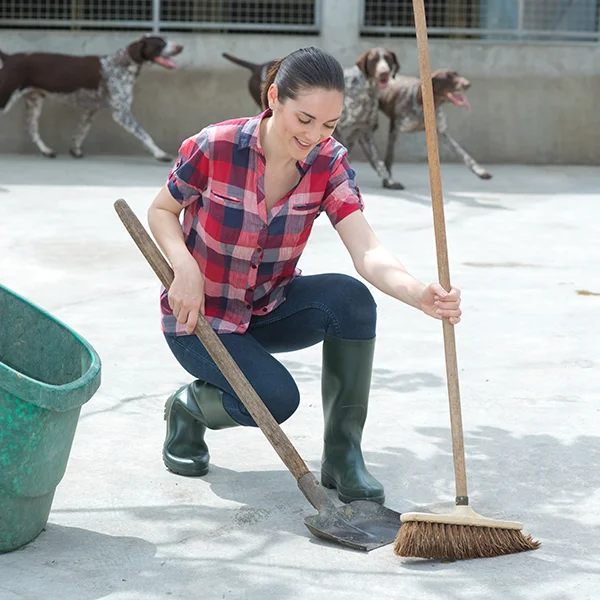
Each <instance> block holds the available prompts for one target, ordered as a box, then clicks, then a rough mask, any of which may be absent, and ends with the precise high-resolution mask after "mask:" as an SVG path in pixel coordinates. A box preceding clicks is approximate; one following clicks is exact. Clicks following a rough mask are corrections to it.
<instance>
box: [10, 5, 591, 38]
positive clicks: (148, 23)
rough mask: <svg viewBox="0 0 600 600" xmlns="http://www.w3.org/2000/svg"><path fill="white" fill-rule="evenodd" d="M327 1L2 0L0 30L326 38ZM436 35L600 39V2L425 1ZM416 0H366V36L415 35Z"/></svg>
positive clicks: (431, 31) (362, 27)
mask: <svg viewBox="0 0 600 600" xmlns="http://www.w3.org/2000/svg"><path fill="white" fill-rule="evenodd" d="M326 1H327V0H0V28H7V27H10V28H19V27H21V28H28V29H30V28H57V29H112V30H133V29H143V30H149V29H151V30H153V31H160V30H177V31H222V32H228V31H232V32H234V31H235V32H243V31H249V32H265V33H271V32H278V33H319V32H320V30H321V9H322V4H323V2H326ZM425 7H426V13H427V24H428V31H429V35H430V36H431V37H446V38H462V39H484V40H485V39H487V40H507V41H548V40H554V41H599V40H600V33H599V27H598V19H599V10H600V0H425ZM414 31H415V30H414V22H413V4H412V0H361V8H360V33H361V35H363V36H384V37H402V36H414Z"/></svg>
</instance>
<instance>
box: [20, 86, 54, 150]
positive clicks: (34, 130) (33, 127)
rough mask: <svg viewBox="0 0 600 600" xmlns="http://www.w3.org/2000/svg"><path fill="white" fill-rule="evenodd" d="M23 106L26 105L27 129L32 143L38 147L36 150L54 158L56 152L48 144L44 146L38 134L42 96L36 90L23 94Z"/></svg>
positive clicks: (42, 102) (42, 103)
mask: <svg viewBox="0 0 600 600" xmlns="http://www.w3.org/2000/svg"><path fill="white" fill-rule="evenodd" d="M24 100H25V106H26V107H27V131H28V132H29V136H30V137H31V139H32V141H33V143H34V144H35V145H36V146H37V147H38V150H39V151H40V152H41V153H42V154H43V155H44V156H47V157H48V158H54V157H55V156H56V152H54V150H53V149H52V148H50V146H46V144H44V141H43V140H42V138H41V136H40V131H39V127H38V123H39V120H40V115H41V114H42V106H43V105H44V96H43V94H40V93H38V92H29V93H27V94H25V95H24Z"/></svg>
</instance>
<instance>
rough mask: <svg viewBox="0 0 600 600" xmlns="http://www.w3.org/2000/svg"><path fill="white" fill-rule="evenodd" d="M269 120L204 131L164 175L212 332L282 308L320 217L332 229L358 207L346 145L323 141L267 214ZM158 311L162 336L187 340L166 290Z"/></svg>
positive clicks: (239, 327)
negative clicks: (265, 134)
mask: <svg viewBox="0 0 600 600" xmlns="http://www.w3.org/2000/svg"><path fill="white" fill-rule="evenodd" d="M270 114H271V112H270V111H265V112H264V113H262V114H260V115H258V116H256V117H252V118H243V119H235V120H231V121H225V122H223V123H218V124H216V125H211V126H209V127H206V128H205V129H203V130H202V131H201V132H200V133H198V134H197V135H195V136H193V137H190V138H188V139H187V140H185V141H184V142H183V144H182V145H181V148H180V150H179V156H178V159H177V162H176V163H175V165H174V166H173V168H172V170H171V173H170V174H169V179H168V184H167V185H168V188H169V191H170V192H171V195H172V196H173V198H175V200H177V201H178V202H179V203H181V205H182V206H184V207H185V211H184V216H183V235H184V239H185V243H186V245H187V247H188V249H189V251H190V252H191V253H192V256H193V257H194V258H195V259H196V262H197V263H198V265H199V267H200V271H201V273H202V275H203V278H204V294H205V316H206V318H207V320H208V322H209V323H210V324H211V326H212V328H213V329H214V330H215V331H217V332H218V333H244V332H245V331H246V329H247V328H248V324H249V322H250V319H251V318H252V315H264V314H266V313H268V312H270V311H272V310H273V309H274V308H276V307H277V306H279V305H280V304H281V303H282V302H284V300H285V287H286V285H287V284H288V283H289V282H290V281H291V280H292V279H293V278H294V277H295V276H296V275H299V273H300V272H299V270H298V269H297V268H296V264H297V262H298V259H299V258H300V255H301V254H302V251H303V250H304V247H305V245H306V242H307V240H308V236H309V234H310V231H311V229H312V226H313V223H314V220H315V218H316V217H317V216H318V215H319V214H320V213H321V212H322V211H325V212H326V213H327V215H328V217H329V219H330V220H331V223H332V224H333V225H334V226H335V225H337V223H339V222H340V221H341V220H342V219H343V218H344V217H347V216H348V215H349V214H351V213H353V212H354V211H357V210H363V201H362V198H361V195H360V192H359V190H358V188H357V186H356V184H355V182H354V175H355V174H354V171H353V170H352V168H351V167H350V165H349V164H348V161H347V160H346V149H345V148H344V146H342V145H341V144H339V143H338V142H337V141H335V140H334V139H333V138H331V137H330V138H328V139H326V140H325V141H323V142H321V143H320V144H319V145H317V146H316V147H315V148H313V150H312V151H311V152H310V154H309V155H308V156H307V158H306V160H305V161H304V162H297V163H296V166H297V168H298V170H299V172H300V176H301V178H300V181H299V183H298V185H296V187H294V188H293V190H291V191H290V192H289V193H288V194H287V195H286V196H285V197H284V198H282V199H281V200H279V201H278V202H277V203H276V204H275V206H273V208H272V209H271V211H270V212H268V213H267V209H266V203H265V194H264V175H265V156H264V153H263V150H262V147H261V144H260V122H261V120H262V118H263V117H265V116H269V115H270ZM161 312H162V329H163V331H164V332H165V333H168V334H172V335H185V334H186V331H185V327H184V325H180V324H178V323H177V320H176V318H175V317H174V316H173V313H172V311H171V308H170V307H169V302H168V299H167V294H166V291H165V290H164V289H163V290H162V293H161Z"/></svg>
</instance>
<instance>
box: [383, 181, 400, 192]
mask: <svg viewBox="0 0 600 600" xmlns="http://www.w3.org/2000/svg"><path fill="white" fill-rule="evenodd" d="M383 187H384V188H386V189H388V190H403V189H404V186H403V185H402V184H401V183H400V182H399V181H392V180H391V179H384V180H383Z"/></svg>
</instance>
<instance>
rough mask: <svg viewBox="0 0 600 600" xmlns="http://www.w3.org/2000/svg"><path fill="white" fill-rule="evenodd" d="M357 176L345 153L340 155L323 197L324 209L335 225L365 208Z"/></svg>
mask: <svg viewBox="0 0 600 600" xmlns="http://www.w3.org/2000/svg"><path fill="white" fill-rule="evenodd" d="M355 176H356V173H355V172H354V170H353V169H352V167H351V166H350V164H349V163H348V160H347V159H346V156H345V154H344V155H342V156H340V157H338V158H337V159H336V161H335V164H334V165H333V168H332V170H331V176H330V178H329V181H328V183H327V187H326V188H325V195H324V198H323V209H324V210H325V212H326V213H327V216H328V217H329V220H330V221H331V224H332V225H333V226H334V227H335V226H336V225H337V224H338V223H339V222H340V221H341V220H342V219H345V218H346V217H347V216H348V215H351V214H352V213H353V212H356V211H357V210H360V211H363V210H364V208H365V206H364V202H363V199H362V196H361V194H360V191H359V189H358V186H357V185H356V181H355Z"/></svg>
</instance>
